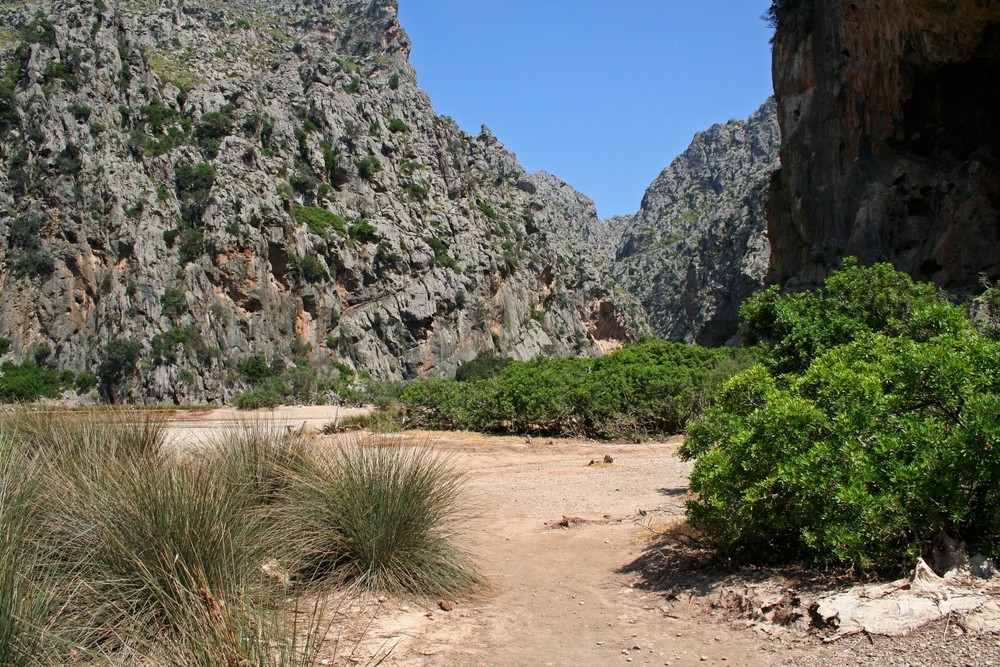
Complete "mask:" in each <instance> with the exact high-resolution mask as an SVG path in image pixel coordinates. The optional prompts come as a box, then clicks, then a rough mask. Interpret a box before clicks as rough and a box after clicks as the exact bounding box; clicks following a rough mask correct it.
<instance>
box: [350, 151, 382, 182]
mask: <svg viewBox="0 0 1000 667" xmlns="http://www.w3.org/2000/svg"><path fill="white" fill-rule="evenodd" d="M354 164H355V166H357V168H358V175H359V176H361V178H363V179H365V180H371V178H372V177H373V176H374V175H375V174H377V173H378V172H380V171H382V162H381V161H380V160H379V159H378V158H377V157H375V156H374V155H368V156H366V157H363V158H358V159H357V161H356V162H355V163H354Z"/></svg>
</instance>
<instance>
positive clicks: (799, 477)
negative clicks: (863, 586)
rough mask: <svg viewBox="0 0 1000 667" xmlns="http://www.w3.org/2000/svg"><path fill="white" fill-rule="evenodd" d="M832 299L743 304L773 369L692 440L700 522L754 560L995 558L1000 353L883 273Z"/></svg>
mask: <svg viewBox="0 0 1000 667" xmlns="http://www.w3.org/2000/svg"><path fill="white" fill-rule="evenodd" d="M825 287H826V289H825V290H824V292H823V293H822V294H812V295H801V294H795V295H787V296H781V295H778V294H776V293H774V292H771V291H769V292H764V293H762V294H760V295H758V296H755V297H753V298H751V300H750V301H749V302H748V303H747V304H746V305H745V306H744V308H743V313H744V315H745V316H749V321H748V326H750V327H751V328H752V330H754V331H758V332H760V331H766V332H767V333H768V334H769V335H768V340H769V342H770V344H771V345H773V349H774V351H775V357H774V359H773V361H771V362H769V363H768V364H764V365H757V366H754V367H752V368H750V369H748V370H746V371H745V372H743V373H741V374H739V375H737V376H735V377H734V378H732V379H731V380H729V381H728V382H727V383H726V384H725V385H724V388H723V390H722V392H721V393H720V394H719V396H718V401H717V403H716V404H715V405H714V406H713V407H710V408H709V409H708V411H707V412H706V413H705V414H704V415H703V416H702V417H701V418H700V419H698V420H696V421H695V422H693V424H692V425H691V427H690V438H689V440H688V441H687V442H686V443H685V445H684V447H683V450H682V453H683V454H684V455H685V456H687V457H697V461H696V463H695V467H694V471H693V473H692V476H691V489H692V491H693V492H695V493H697V494H698V497H697V499H696V500H693V501H691V502H690V503H689V506H688V515H689V519H690V521H691V523H692V525H693V526H695V527H696V528H698V529H699V530H701V531H703V532H704V533H705V534H706V535H707V537H708V538H709V539H710V540H711V541H712V542H713V543H715V544H716V546H717V547H718V548H719V549H720V551H722V552H724V553H726V554H730V555H739V556H747V557H753V558H756V559H775V560H781V559H804V560H806V561H808V562H812V563H816V564H850V565H854V566H858V567H861V568H902V567H907V566H910V565H911V564H912V562H913V559H914V558H915V557H916V556H918V555H924V556H927V557H928V558H929V557H930V556H931V552H932V547H934V546H935V545H940V542H941V540H942V538H943V537H944V536H946V535H947V536H949V537H951V538H956V539H960V540H963V541H965V542H966V543H967V544H968V545H969V547H970V548H971V549H975V550H983V551H985V552H986V553H988V554H990V555H992V556H994V557H996V556H998V555H1000V510H998V509H997V508H998V507H1000V418H998V415H1000V376H998V375H997V373H996V369H997V368H1000V344H997V343H995V342H992V341H989V340H987V339H985V338H983V337H981V336H979V335H978V334H976V333H975V332H974V330H973V329H972V327H971V325H970V323H969V321H968V319H967V318H966V316H965V314H964V311H963V309H962V308H960V307H958V306H955V305H952V304H950V303H948V302H947V300H946V299H945V298H944V297H943V296H939V295H938V294H937V292H936V290H935V289H934V287H933V286H931V285H921V284H915V283H913V282H912V281H911V280H910V279H909V278H908V277H907V276H905V275H903V274H900V273H897V272H895V271H894V270H893V269H892V268H891V267H889V266H888V265H876V266H874V267H859V266H857V264H856V263H855V262H853V261H849V262H845V268H844V269H842V270H841V271H839V272H837V273H835V274H834V275H833V276H832V277H831V278H830V279H828V280H827V282H826V286H825ZM765 313H771V314H772V316H774V320H773V324H771V325H768V326H766V327H765V326H763V325H764V323H766V322H767V321H768V316H766V315H764V314H765Z"/></svg>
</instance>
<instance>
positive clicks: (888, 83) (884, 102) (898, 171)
mask: <svg viewBox="0 0 1000 667" xmlns="http://www.w3.org/2000/svg"><path fill="white" fill-rule="evenodd" d="M772 12H773V13H774V18H775V19H776V21H777V23H778V29H777V33H776V35H775V39H774V53H773V74H774V87H775V93H776V96H777V100H778V117H779V122H780V124H781V128H782V147H781V164H782V168H781V172H780V175H779V177H778V178H776V179H775V181H774V184H773V188H772V189H771V195H770V204H769V208H768V229H769V235H770V240H771V245H772V258H771V269H770V274H769V280H770V281H772V282H775V283H779V284H782V285H784V286H786V287H790V288H797V287H801V286H809V285H816V284H818V283H819V282H820V281H821V280H822V279H823V278H824V277H825V276H827V275H828V274H829V273H830V272H831V270H832V269H833V268H834V267H835V266H836V264H837V262H838V261H839V259H840V258H842V257H844V256H846V255H856V256H858V257H859V258H861V260H862V261H864V262H873V261H877V260H887V261H890V262H892V263H893V264H895V265H896V266H897V267H898V268H900V269H902V270H903V271H906V272H907V273H909V274H911V275H913V276H914V277H916V278H919V279H922V280H932V281H934V282H935V283H937V284H938V285H940V286H941V287H943V288H945V289H948V290H950V291H953V292H955V293H959V294H962V293H967V292H969V291H973V290H976V289H977V288H978V287H979V284H980V274H983V273H985V274H986V275H988V276H989V277H990V278H991V279H993V280H994V281H995V280H996V279H997V278H998V277H1000V130H998V127H1000V125H998V123H997V122H996V121H997V109H1000V88H998V86H997V81H998V80H1000V3H997V2H983V1H982V0H949V1H948V2H923V1H922V0H885V1H881V2H845V1H843V0H780V1H776V2H775V3H774V5H773V8H772Z"/></svg>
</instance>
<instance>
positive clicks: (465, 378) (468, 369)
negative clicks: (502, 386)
mask: <svg viewBox="0 0 1000 667" xmlns="http://www.w3.org/2000/svg"><path fill="white" fill-rule="evenodd" d="M510 361H511V360H510V359H508V358H507V357H501V356H500V355H498V354H497V353H496V352H494V351H493V350H483V351H482V352H480V353H479V354H477V355H476V356H475V358H473V359H472V360H471V361H466V362H465V363H463V364H461V365H460V366H459V367H458V369H457V370H456V371H455V380H457V381H458V382H469V381H472V380H486V379H488V378H492V377H496V376H497V375H500V373H502V372H503V369H505V368H507V364H509V363H510Z"/></svg>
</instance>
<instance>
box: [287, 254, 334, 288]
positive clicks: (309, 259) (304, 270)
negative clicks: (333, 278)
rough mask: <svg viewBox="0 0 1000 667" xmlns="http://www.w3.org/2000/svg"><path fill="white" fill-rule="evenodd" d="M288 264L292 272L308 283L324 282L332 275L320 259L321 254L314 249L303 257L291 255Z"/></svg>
mask: <svg viewBox="0 0 1000 667" xmlns="http://www.w3.org/2000/svg"><path fill="white" fill-rule="evenodd" d="M288 266H289V271H290V272H291V273H293V274H295V275H297V276H298V277H299V278H301V279H302V280H304V281H306V282H307V283H318V282H322V281H324V280H326V279H327V278H329V277H330V276H329V274H328V273H327V272H326V267H325V266H324V265H323V263H322V262H321V261H319V256H318V255H317V254H316V253H314V252H312V251H310V252H307V253H306V254H305V255H303V256H302V257H297V256H296V255H289V256H288Z"/></svg>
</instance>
